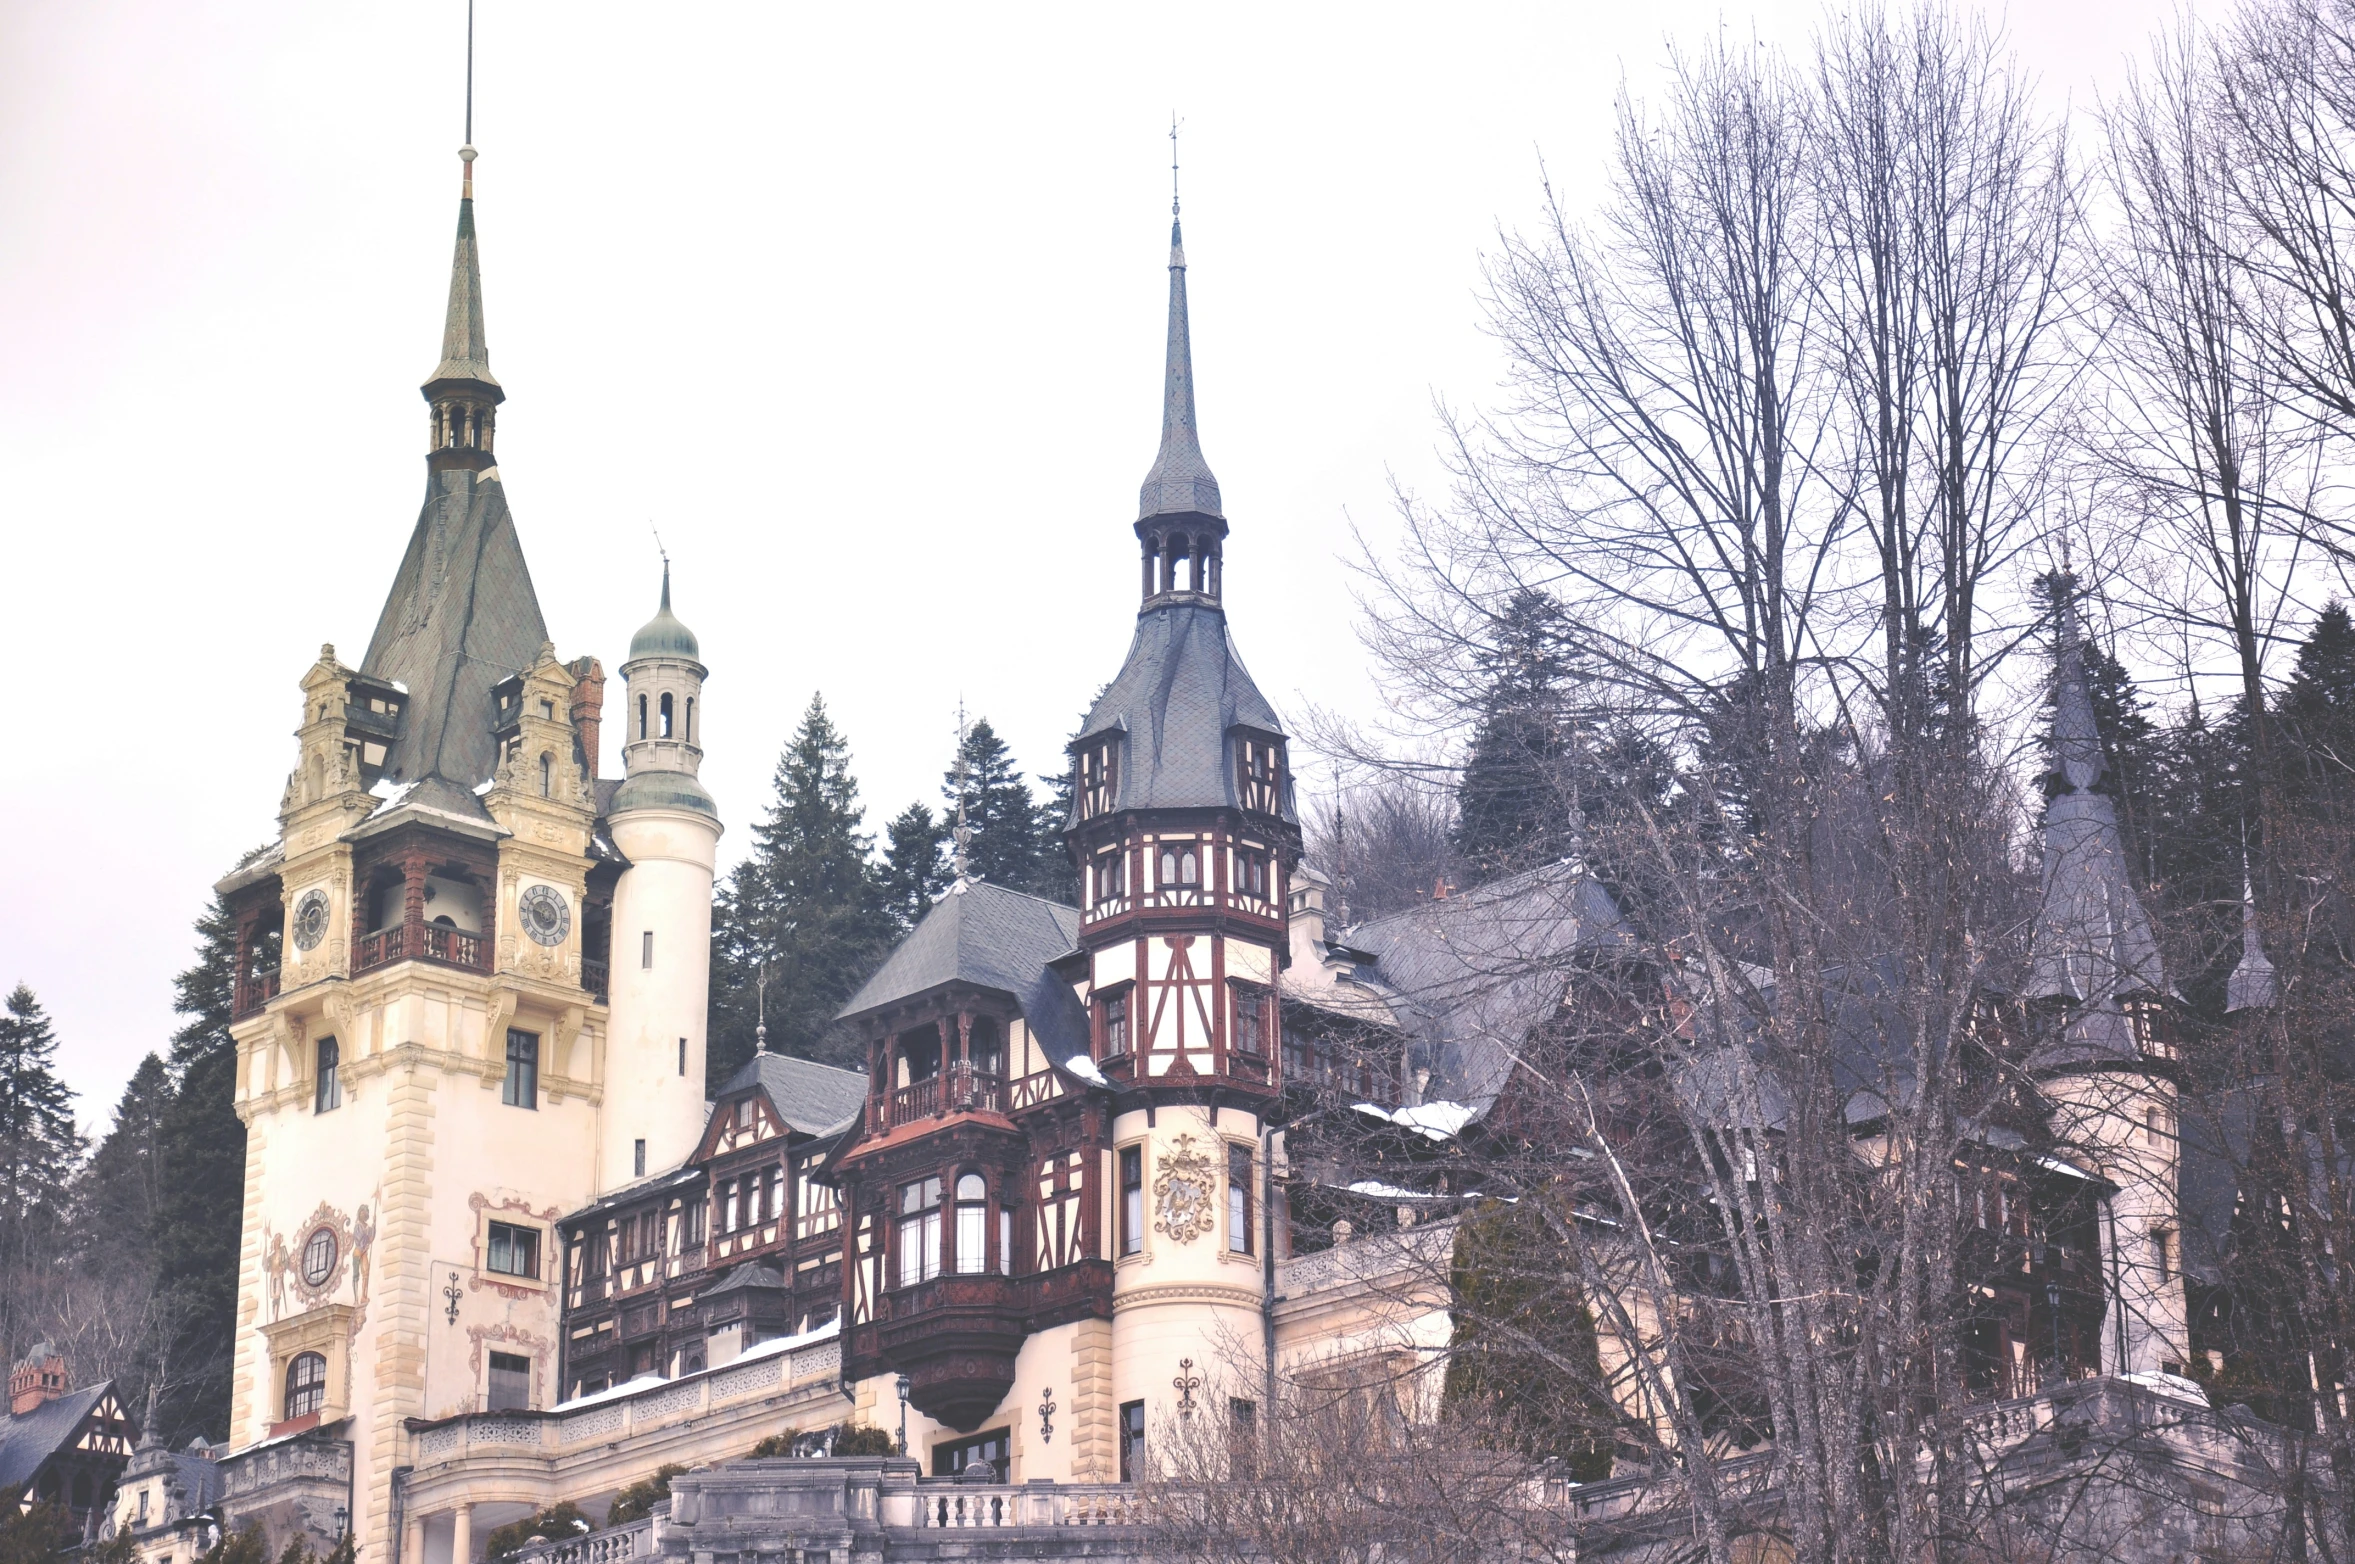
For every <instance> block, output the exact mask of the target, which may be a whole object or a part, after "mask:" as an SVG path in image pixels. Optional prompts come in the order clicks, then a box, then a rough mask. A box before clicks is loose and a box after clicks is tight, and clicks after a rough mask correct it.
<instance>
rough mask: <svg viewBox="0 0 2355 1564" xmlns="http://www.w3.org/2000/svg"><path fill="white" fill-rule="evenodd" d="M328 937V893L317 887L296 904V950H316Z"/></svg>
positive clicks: (312, 888) (306, 892)
mask: <svg viewBox="0 0 2355 1564" xmlns="http://www.w3.org/2000/svg"><path fill="white" fill-rule="evenodd" d="M326 937H327V893H326V892H325V891H323V890H320V889H319V888H318V887H317V886H313V887H311V889H309V890H307V891H305V892H303V894H302V899H301V900H300V901H297V902H296V903H295V904H294V948H295V949H297V950H316V949H318V948H319V942H320V941H321V940H323V939H325V938H326Z"/></svg>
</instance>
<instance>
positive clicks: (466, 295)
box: [425, 147, 499, 390]
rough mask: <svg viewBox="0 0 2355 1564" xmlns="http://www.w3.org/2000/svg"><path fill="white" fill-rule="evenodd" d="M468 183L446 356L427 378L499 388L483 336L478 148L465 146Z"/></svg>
mask: <svg viewBox="0 0 2355 1564" xmlns="http://www.w3.org/2000/svg"><path fill="white" fill-rule="evenodd" d="M458 156H459V157H461V158H463V159H464V160H465V162H466V178H465V183H464V185H463V186H462V187H461V189H462V193H461V194H460V196H459V197H458V244H457V248H456V250H455V251H454V252H453V253H452V255H451V257H450V303H449V308H448V310H447V311H446V312H445V313H444V315H443V317H442V359H441V362H440V363H438V364H436V365H434V366H433V373H432V374H431V375H429V376H428V377H427V378H426V382H425V383H426V384H427V385H428V386H433V385H439V384H441V383H443V382H445V381H451V380H465V381H472V382H474V383H475V384H477V385H483V386H489V387H490V388H491V389H493V390H497V389H498V387H499V379H498V377H497V376H496V375H493V374H492V373H491V350H490V346H489V344H488V343H487V342H486V341H485V340H484V337H483V324H482V256H481V253H480V251H479V250H478V249H477V247H476V244H475V238H474V148H472V147H465V148H462V149H461V150H460V151H459V153H458Z"/></svg>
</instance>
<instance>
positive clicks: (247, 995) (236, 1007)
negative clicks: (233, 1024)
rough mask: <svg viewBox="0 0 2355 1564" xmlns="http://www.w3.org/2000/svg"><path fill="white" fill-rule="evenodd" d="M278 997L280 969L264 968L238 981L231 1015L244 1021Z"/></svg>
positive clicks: (231, 1006)
mask: <svg viewBox="0 0 2355 1564" xmlns="http://www.w3.org/2000/svg"><path fill="white" fill-rule="evenodd" d="M277 997H278V969H277V968H276V967H264V968H263V969H262V970H261V971H259V972H255V973H251V974H249V975H248V976H245V977H242V978H239V979H238V980H237V995H236V999H235V1001H234V1003H232V1004H231V1005H230V1007H229V1008H230V1011H231V1013H232V1014H233V1015H234V1016H235V1017H237V1018H238V1019H240V1020H242V1019H243V1018H244V1017H246V1016H249V1015H252V1014H253V1013H254V1012H255V1011H256V1010H259V1009H261V1008H262V1006H264V1005H266V1004H268V1003H269V1002H270V1001H271V1000H273V999H276V998H277Z"/></svg>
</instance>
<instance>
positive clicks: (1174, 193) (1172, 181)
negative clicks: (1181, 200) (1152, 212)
mask: <svg viewBox="0 0 2355 1564" xmlns="http://www.w3.org/2000/svg"><path fill="white" fill-rule="evenodd" d="M1184 123H1185V122H1184V121H1183V120H1181V119H1179V118H1178V117H1177V110H1175V109H1171V110H1170V111H1169V215H1170V216H1171V217H1175V216H1177V215H1178V156H1177V138H1178V127H1179V126H1180V125H1182V124H1184Z"/></svg>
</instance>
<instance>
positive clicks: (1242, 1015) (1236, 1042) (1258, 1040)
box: [1227, 983, 1267, 1059]
mask: <svg viewBox="0 0 2355 1564" xmlns="http://www.w3.org/2000/svg"><path fill="white" fill-rule="evenodd" d="M1230 986H1231V987H1232V988H1233V989H1234V993H1235V1008H1234V1025H1233V1026H1232V1027H1231V1028H1229V1029H1228V1032H1227V1046H1228V1047H1229V1048H1231V1049H1233V1050H1234V1051H1235V1052H1236V1053H1239V1054H1249V1055H1250V1056H1251V1057H1253V1058H1255V1059H1256V1058H1260V1057H1263V1056H1264V1055H1265V1054H1266V1053H1267V1037H1266V1032H1267V1027H1266V1019H1267V997H1266V995H1265V993H1264V992H1263V991H1262V990H1260V989H1258V988H1255V987H1253V986H1252V985H1251V984H1249V983H1236V984H1232V985H1230Z"/></svg>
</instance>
